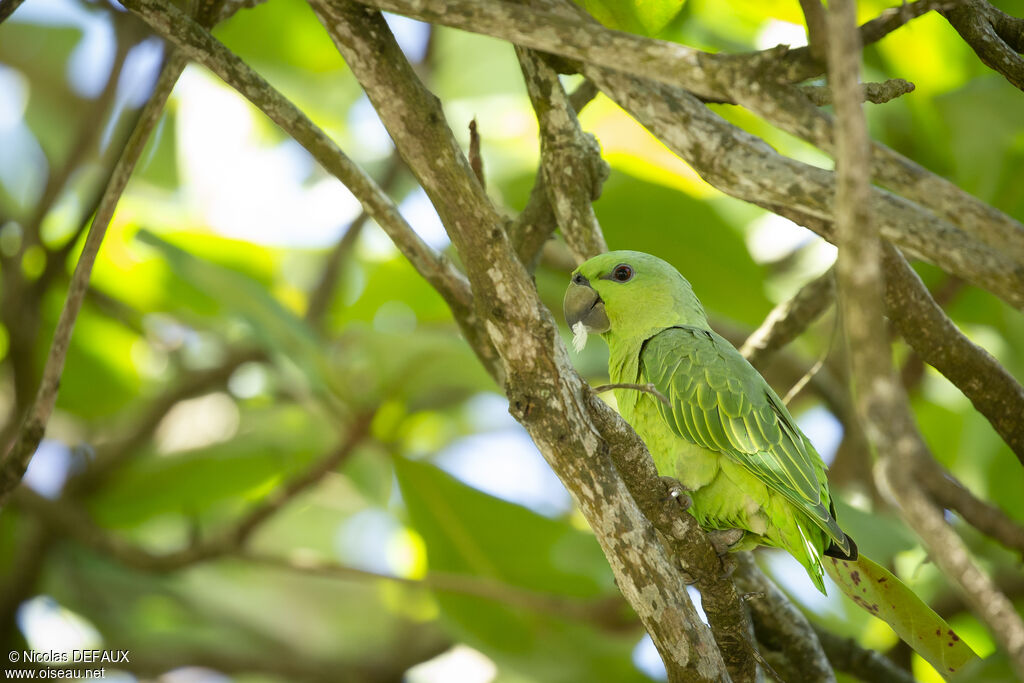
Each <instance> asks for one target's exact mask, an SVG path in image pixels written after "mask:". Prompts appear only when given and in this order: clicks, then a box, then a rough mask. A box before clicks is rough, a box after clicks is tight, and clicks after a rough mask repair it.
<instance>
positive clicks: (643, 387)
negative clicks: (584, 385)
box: [594, 382, 672, 410]
mask: <svg viewBox="0 0 1024 683" xmlns="http://www.w3.org/2000/svg"><path fill="white" fill-rule="evenodd" d="M612 389H633V390H634V391H642V392H644V393H647V394H651V395H652V396H654V398H656V399H658V400H659V401H661V402H662V403H663V404H665V407H666V408H668V409H670V410H671V408H672V404H671V403H670V402H669V400H668V398H666V397H665V394H663V393H661V392H660V391H658V388H657V387H655V386H654V385H653V384H650V383H648V384H630V383H628V382H618V383H615V384H602V385H601V386H597V387H594V393H595V394H603V393H604V392H606V391H611V390H612Z"/></svg>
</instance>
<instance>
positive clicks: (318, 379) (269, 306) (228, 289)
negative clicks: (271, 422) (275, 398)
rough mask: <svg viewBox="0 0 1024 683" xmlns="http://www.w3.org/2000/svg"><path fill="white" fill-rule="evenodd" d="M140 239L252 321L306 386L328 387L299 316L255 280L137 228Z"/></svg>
mask: <svg viewBox="0 0 1024 683" xmlns="http://www.w3.org/2000/svg"><path fill="white" fill-rule="evenodd" d="M137 237H138V239H139V241H141V242H143V243H144V244H148V245H150V246H152V247H154V248H155V249H157V250H158V251H159V252H160V253H161V254H162V255H163V257H164V259H165V260H166V261H167V262H168V264H170V266H171V268H173V269H174V271H175V272H176V273H177V274H178V276H180V277H181V278H182V279H184V280H186V281H188V282H189V283H191V284H192V286H194V287H196V288H198V289H199V290H201V291H203V292H206V293H208V294H209V295H211V296H215V297H216V299H217V300H218V301H219V302H220V303H221V304H222V305H223V306H224V307H225V308H227V310H228V311H229V312H230V313H233V314H235V315H238V316H240V317H241V318H242V319H244V320H245V321H246V322H247V323H249V326H250V327H251V329H252V331H253V333H254V334H255V336H256V339H257V341H259V342H261V343H262V345H263V346H265V347H266V348H267V349H268V350H270V351H273V352H274V353H275V354H276V355H277V359H278V360H279V361H284V362H285V365H286V367H287V366H288V365H292V364H293V365H294V366H295V367H298V368H299V369H300V370H301V371H302V373H303V375H304V376H305V379H306V381H307V382H308V384H309V386H310V388H311V389H313V390H314V392H315V393H318V394H320V395H322V396H323V395H326V394H327V393H329V392H328V387H329V384H328V382H329V381H330V380H331V378H332V377H333V375H334V373H333V372H332V370H331V368H330V366H329V364H328V362H327V359H326V357H325V355H324V353H323V350H322V348H321V345H320V342H319V341H318V340H317V338H316V336H315V335H314V334H313V331H312V330H311V329H310V328H309V326H308V325H306V324H305V323H304V322H303V321H302V320H301V319H300V318H299V317H298V316H296V315H295V314H294V313H292V312H291V311H290V310H288V309H287V308H285V307H284V305H282V304H281V302H280V301H278V300H277V299H275V298H274V297H273V296H271V295H270V293H269V292H268V291H267V289H266V288H265V287H264V286H263V285H261V284H260V283H259V282H257V281H255V280H253V279H251V278H249V277H247V276H245V275H243V274H241V273H238V272H235V271H233V270H230V269H228V268H225V267H223V266H219V265H216V264H214V263H210V262H208V261H204V260H202V259H200V258H197V257H195V256H193V255H192V254H190V253H188V252H187V251H185V250H184V249H181V248H180V247H177V246H175V245H173V244H171V243H170V242H167V241H165V240H163V239H161V238H160V237H157V236H156V235H155V234H153V233H152V232H149V231H148V230H140V231H139V233H138V235H137Z"/></svg>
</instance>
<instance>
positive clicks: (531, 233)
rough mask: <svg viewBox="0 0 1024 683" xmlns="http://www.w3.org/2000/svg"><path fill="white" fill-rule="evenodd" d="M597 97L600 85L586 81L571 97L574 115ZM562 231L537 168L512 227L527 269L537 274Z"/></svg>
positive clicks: (517, 251) (515, 241) (516, 243)
mask: <svg viewBox="0 0 1024 683" xmlns="http://www.w3.org/2000/svg"><path fill="white" fill-rule="evenodd" d="M596 95H597V86H595V85H594V84H593V83H591V82H590V81H586V80H585V81H583V83H581V84H580V85H579V86H578V87H577V88H576V90H574V91H573V92H572V94H571V95H569V102H570V104H571V105H572V109H573V111H574V112H576V113H577V114H579V113H580V112H581V111H582V110H583V107H585V106H586V105H587V104H588V103H589V102H590V101H591V100H592V99H594V97H595V96H596ZM556 229H558V219H557V218H556V217H555V211H554V209H553V208H552V207H551V202H550V201H549V200H548V188H547V185H546V183H545V182H544V167H543V161H542V165H541V166H540V167H539V168H538V169H537V177H536V179H535V180H534V183H533V188H532V189H531V190H530V197H529V199H527V201H526V206H525V207H524V208H523V210H522V212H521V213H520V214H519V215H518V216H517V217H516V218H515V220H514V221H512V223H511V224H510V225H509V229H508V232H509V237H510V239H511V240H512V244H513V245H515V248H516V253H518V254H519V260H520V261H522V262H523V265H525V266H526V269H527V270H528V271H530V272H533V270H534V268H535V266H536V263H537V259H539V258H540V255H541V251H542V249H543V247H544V245H545V244H547V243H548V239H549V238H550V237H551V235H552V234H553V233H554V232H555V230H556Z"/></svg>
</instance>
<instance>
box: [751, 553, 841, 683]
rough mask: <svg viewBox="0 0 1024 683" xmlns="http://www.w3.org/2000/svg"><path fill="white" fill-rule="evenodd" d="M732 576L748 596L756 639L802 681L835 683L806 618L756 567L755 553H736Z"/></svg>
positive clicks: (823, 653) (830, 668) (827, 662)
mask: <svg viewBox="0 0 1024 683" xmlns="http://www.w3.org/2000/svg"><path fill="white" fill-rule="evenodd" d="M736 560H737V566H736V571H735V572H734V573H733V580H734V581H735V582H736V587H737V588H738V589H739V590H740V591H742V592H743V593H744V594H745V596H744V599H745V600H746V603H747V606H748V607H749V608H750V615H751V617H752V618H753V622H754V632H755V633H756V634H757V639H758V640H759V641H761V642H762V643H764V644H766V645H768V646H770V647H772V648H773V649H774V650H776V651H780V652H782V654H783V655H784V656H785V658H786V659H787V660H788V662H789V664H790V668H791V669H792V670H793V671H795V672H798V675H799V676H800V680H802V681H808V682H811V681H835V675H834V674H833V673H832V667H831V666H830V665H829V661H828V659H827V658H826V656H825V652H824V650H822V647H821V643H820V642H818V637H817V635H816V634H815V632H814V629H813V628H812V627H811V624H810V622H809V621H807V617H805V616H804V614H803V612H801V611H800V610H798V609H797V608H796V607H795V606H794V605H793V603H792V602H790V601H789V600H788V599H787V598H786V596H785V595H783V594H782V591H780V590H779V589H778V587H776V585H775V584H774V583H772V581H771V580H770V579H769V578H768V577H767V576H765V575H764V574H763V573H762V572H761V570H760V569H758V567H757V565H756V564H755V563H754V556H753V554H752V553H749V552H744V553H736Z"/></svg>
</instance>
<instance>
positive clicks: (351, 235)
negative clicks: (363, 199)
mask: <svg viewBox="0 0 1024 683" xmlns="http://www.w3.org/2000/svg"><path fill="white" fill-rule="evenodd" d="M401 169H402V158H401V157H400V156H399V155H398V153H397V152H393V153H392V154H391V157H390V158H389V159H388V162H387V166H386V167H385V169H384V173H383V174H382V175H381V178H380V189H381V190H382V191H384V192H390V191H391V188H392V186H394V184H395V181H397V180H398V176H399V172H400V171H401ZM369 220H370V214H368V213H367V212H366V209H362V210H361V211H360V212H359V215H358V216H356V217H355V219H354V220H353V221H352V222H351V223H349V226H348V229H346V230H345V234H344V235H342V236H341V239H340V240H338V243H337V244H335V245H334V248H333V249H332V250H331V253H330V254H328V256H327V260H326V261H325V262H324V269H323V272H322V273H321V275H320V280H319V281H318V282H317V284H316V287H314V288H313V291H312V293H311V294H310V295H309V306H308V307H307V308H306V315H305V319H306V322H308V323H311V324H314V325H316V324H319V323H320V322H321V321H322V320H323V317H324V314H326V313H327V308H328V306H330V303H331V299H332V297H333V296H334V289H335V287H337V285H338V278H339V277H340V276H341V271H342V268H343V266H344V263H345V260H346V259H347V258H348V255H349V254H350V253H351V252H352V250H353V249H354V248H355V245H356V242H357V241H358V239H359V235H361V234H362V231H363V227H364V226H365V225H366V223H367V221H369Z"/></svg>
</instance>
